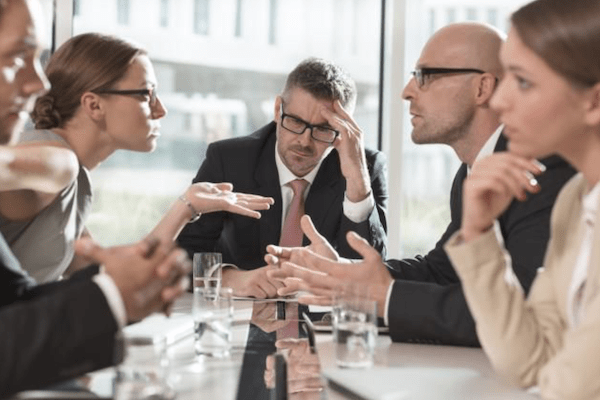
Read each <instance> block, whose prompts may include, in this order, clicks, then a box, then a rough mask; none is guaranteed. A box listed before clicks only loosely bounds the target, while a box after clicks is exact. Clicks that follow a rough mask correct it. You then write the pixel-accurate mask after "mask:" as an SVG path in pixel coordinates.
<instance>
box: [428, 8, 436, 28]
mask: <svg viewBox="0 0 600 400" xmlns="http://www.w3.org/2000/svg"><path fill="white" fill-rule="evenodd" d="M433 32H435V10H434V9H433V8H432V9H430V10H429V34H430V35H433Z"/></svg>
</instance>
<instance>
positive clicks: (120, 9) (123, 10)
mask: <svg viewBox="0 0 600 400" xmlns="http://www.w3.org/2000/svg"><path fill="white" fill-rule="evenodd" d="M129 6H130V4H129V0H117V21H118V22H119V24H121V25H129Z"/></svg>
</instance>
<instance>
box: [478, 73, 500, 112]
mask: <svg viewBox="0 0 600 400" xmlns="http://www.w3.org/2000/svg"><path fill="white" fill-rule="evenodd" d="M478 82H479V85H478V87H477V96H476V97H475V102H476V103H477V105H479V106H481V105H484V104H489V102H490V100H491V99H492V96H493V95H494V89H495V88H496V83H497V79H496V77H495V76H494V75H492V74H490V73H488V72H486V73H484V74H481V76H480V77H479V79H478Z"/></svg>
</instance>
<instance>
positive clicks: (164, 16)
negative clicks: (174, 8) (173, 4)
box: [159, 0, 169, 28]
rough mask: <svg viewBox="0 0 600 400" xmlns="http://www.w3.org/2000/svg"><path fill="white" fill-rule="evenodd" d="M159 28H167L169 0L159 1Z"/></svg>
mask: <svg viewBox="0 0 600 400" xmlns="http://www.w3.org/2000/svg"><path fill="white" fill-rule="evenodd" d="M159 17H160V26H161V27H163V28H166V27H167V26H169V0H160V15H159Z"/></svg>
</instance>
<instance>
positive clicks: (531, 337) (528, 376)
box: [445, 174, 600, 400]
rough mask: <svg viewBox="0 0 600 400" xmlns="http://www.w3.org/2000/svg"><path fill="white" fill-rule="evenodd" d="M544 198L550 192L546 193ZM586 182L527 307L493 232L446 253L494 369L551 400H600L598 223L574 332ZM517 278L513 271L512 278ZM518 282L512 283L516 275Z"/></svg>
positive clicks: (569, 200) (559, 223) (555, 229)
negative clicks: (572, 291) (571, 322)
mask: <svg viewBox="0 0 600 400" xmlns="http://www.w3.org/2000/svg"><path fill="white" fill-rule="evenodd" d="M542 190H543V189H542ZM586 190H587V185H586V182H585V180H584V179H583V176H582V175H581V174H578V175H576V176H574V177H573V178H572V179H571V180H570V181H569V182H568V183H567V184H566V185H565V187H564V188H563V190H562V191H561V193H560V194H559V196H558V198H557V200H556V204H555V206H554V209H553V213H552V221H551V231H550V235H551V236H550V242H549V243H548V250H547V252H546V258H545V262H544V264H545V265H544V266H545V268H543V269H540V270H539V271H538V274H537V277H536V279H535V281H534V283H533V286H532V288H531V292H530V293H529V298H528V299H527V300H525V298H524V296H523V292H522V290H521V288H520V286H519V285H518V283H516V284H515V283H514V282H517V280H516V279H512V280H511V279H507V273H506V264H505V257H504V249H503V248H502V246H501V245H500V244H499V243H498V241H497V240H496V236H495V234H494V232H493V230H490V231H488V232H487V233H485V234H484V235H482V236H481V237H479V238H477V239H475V240H473V241H471V242H469V243H462V240H461V238H460V235H459V234H458V233H457V234H456V235H454V236H453V237H452V238H451V239H450V240H449V241H448V243H447V244H446V246H445V249H446V251H447V253H448V256H449V257H450V260H451V261H452V263H453V264H454V266H455V268H456V270H457V272H458V274H459V276H460V278H461V281H462V284H463V287H464V292H465V297H466V299H467V302H468V304H469V308H470V309H471V312H472V314H473V317H474V318H475V321H476V324H477V334H478V335H479V340H480V341H481V344H482V346H483V349H484V350H485V352H486V354H487V355H488V357H489V358H490V360H491V362H492V364H493V365H494V368H495V369H496V370H497V371H498V372H499V373H500V374H502V375H503V376H505V377H507V378H509V379H510V380H511V381H512V382H513V383H515V384H517V385H519V386H523V387H529V386H533V385H538V386H539V387H540V390H541V394H542V397H543V398H545V399H570V400H571V399H597V398H600V218H599V217H598V216H597V217H596V222H595V228H594V237H593V248H592V253H591V256H590V268H589V272H588V279H587V282H586V288H585V293H584V298H583V304H584V316H583V317H582V319H581V320H580V324H579V326H578V327H577V328H575V329H570V328H568V326H567V309H566V306H567V295H568V293H569V285H570V283H571V276H572V273H573V268H574V265H575V261H576V260H577V253H578V252H579V249H580V247H581V237H580V236H581V232H580V224H579V221H580V218H581V215H580V214H581V211H582V210H581V208H582V203H581V202H582V196H583V194H584V193H585V192H586ZM509 272H510V271H509ZM508 276H510V275H508Z"/></svg>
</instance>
